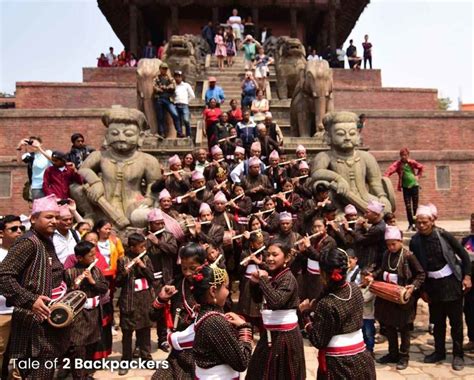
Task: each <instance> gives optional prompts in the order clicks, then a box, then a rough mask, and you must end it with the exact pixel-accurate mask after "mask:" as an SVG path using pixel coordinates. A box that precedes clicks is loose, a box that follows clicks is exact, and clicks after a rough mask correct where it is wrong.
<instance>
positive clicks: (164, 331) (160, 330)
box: [156, 309, 168, 344]
mask: <svg viewBox="0 0 474 380" xmlns="http://www.w3.org/2000/svg"><path fill="white" fill-rule="evenodd" d="M156 316H157V319H156V335H157V336H158V344H161V343H163V342H166V340H167V338H168V328H167V326H166V319H165V313H164V309H160V310H158V312H157V313H156Z"/></svg>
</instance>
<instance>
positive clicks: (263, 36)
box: [260, 30, 267, 44]
mask: <svg viewBox="0 0 474 380" xmlns="http://www.w3.org/2000/svg"><path fill="white" fill-rule="evenodd" d="M266 39H267V31H266V30H265V31H263V32H262V38H261V40H260V41H261V42H262V44H263V43H264V42H265V40H266Z"/></svg>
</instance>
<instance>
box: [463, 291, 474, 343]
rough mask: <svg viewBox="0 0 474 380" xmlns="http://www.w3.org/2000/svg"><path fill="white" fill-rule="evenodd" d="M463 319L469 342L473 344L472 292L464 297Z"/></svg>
mask: <svg viewBox="0 0 474 380" xmlns="http://www.w3.org/2000/svg"><path fill="white" fill-rule="evenodd" d="M464 319H465V320H466V325H467V336H468V337H469V342H474V291H472V290H470V291H469V292H468V293H467V294H466V295H465V296H464Z"/></svg>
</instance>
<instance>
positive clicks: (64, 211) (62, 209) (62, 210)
mask: <svg viewBox="0 0 474 380" xmlns="http://www.w3.org/2000/svg"><path fill="white" fill-rule="evenodd" d="M59 216H60V217H61V218H68V217H71V216H72V214H71V210H69V206H68V205H62V206H59Z"/></svg>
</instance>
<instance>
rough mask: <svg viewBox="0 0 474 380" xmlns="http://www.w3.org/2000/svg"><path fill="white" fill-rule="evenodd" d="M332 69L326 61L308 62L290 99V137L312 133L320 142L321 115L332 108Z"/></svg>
mask: <svg viewBox="0 0 474 380" xmlns="http://www.w3.org/2000/svg"><path fill="white" fill-rule="evenodd" d="M332 88H333V79H332V70H331V68H330V67H329V64H328V62H327V61H324V60H323V61H308V62H307V63H306V67H305V70H304V71H301V73H300V80H299V82H298V84H297V85H296V88H295V92H294V93H293V97H292V98H291V107H290V116H291V128H292V132H293V136H300V137H309V136H310V135H311V132H312V127H314V129H313V131H314V132H315V133H314V135H315V136H316V137H318V138H319V139H320V140H321V141H322V139H323V136H324V125H323V117H324V115H325V114H326V113H328V112H332V111H334V101H333V95H332V94H333V93H332Z"/></svg>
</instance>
